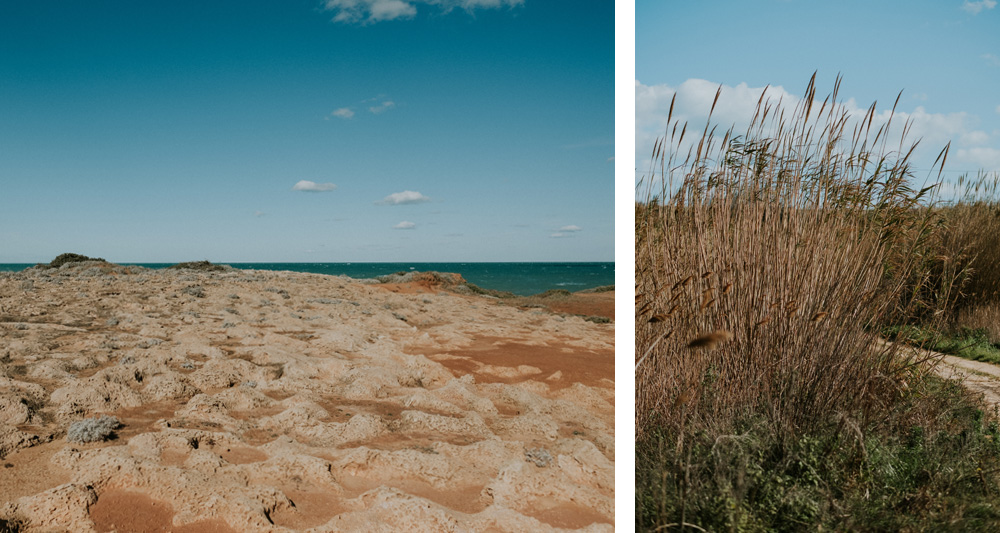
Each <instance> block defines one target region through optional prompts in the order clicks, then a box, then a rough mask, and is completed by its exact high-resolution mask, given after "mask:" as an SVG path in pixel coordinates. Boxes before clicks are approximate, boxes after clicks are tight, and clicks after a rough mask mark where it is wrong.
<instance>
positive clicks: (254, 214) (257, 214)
mask: <svg viewBox="0 0 1000 533" xmlns="http://www.w3.org/2000/svg"><path fill="white" fill-rule="evenodd" d="M265 215H267V213H265V212H263V211H254V212H253V216H255V217H257V218H260V217H262V216H265Z"/></svg>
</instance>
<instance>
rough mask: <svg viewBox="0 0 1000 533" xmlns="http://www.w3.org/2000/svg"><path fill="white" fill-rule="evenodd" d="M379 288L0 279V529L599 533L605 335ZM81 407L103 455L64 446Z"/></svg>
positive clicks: (70, 266) (273, 281)
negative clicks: (104, 433)
mask: <svg viewBox="0 0 1000 533" xmlns="http://www.w3.org/2000/svg"><path fill="white" fill-rule="evenodd" d="M393 281H394V283H393V284H392V286H391V287H387V286H381V285H373V284H370V283H369V284H362V283H355V282H354V281H353V280H350V279H348V278H342V277H332V276H323V275H316V274H302V273H291V272H267V271H240V270H231V269H227V270H221V271H213V270H211V269H204V270H193V269H177V270H166V271H153V270H147V269H143V268H139V267H122V266H118V265H114V264H110V263H105V262H101V261H80V262H72V263H66V264H63V265H61V266H59V267H58V268H34V269H29V270H28V271H25V272H19V273H6V274H0V520H6V521H7V522H9V523H16V524H20V525H22V526H23V528H24V530H26V531H107V530H110V529H111V528H112V527H114V528H118V529H119V530H124V529H128V528H135V527H139V526H141V527H143V528H147V529H148V530H150V531H153V530H156V531H159V530H164V531H165V530H167V529H169V530H171V531H175V532H176V531H187V532H189V533H190V532H196V531H216V532H224V531H269V532H270V531H273V532H279V531H306V530H308V531H313V532H333V531H484V532H485V531H559V530H563V529H566V530H581V531H594V532H596V531H611V530H612V529H613V526H612V523H613V521H614V438H613V432H614V382H613V381H612V380H613V378H614V346H613V337H614V334H613V333H614V331H613V328H614V326H613V324H594V323H591V322H587V321H584V320H582V319H580V318H577V317H565V316H559V315H556V314H553V313H551V312H548V311H544V310H540V309H526V310H525V309H517V308H515V307H512V306H505V305H502V304H500V303H498V302H497V301H496V300H495V299H489V298H482V297H478V296H474V295H457V294H452V293H448V292H442V291H441V290H440V287H439V286H437V285H436V283H437V282H438V281H440V280H438V279H436V278H434V279H431V278H427V279H424V278H419V279H417V280H416V281H415V282H412V283H411V282H410V281H406V280H393ZM411 281H412V280H411ZM406 283H411V284H410V285H408V286H407V285H405V284H406ZM390 289H391V290H390ZM98 415H109V416H114V417H116V418H117V419H118V420H119V421H120V422H121V423H122V425H121V427H119V428H118V429H116V430H115V431H114V433H113V434H112V436H111V439H110V440H107V441H103V442H96V443H87V444H79V443H70V442H68V441H67V439H66V431H67V428H68V427H69V425H70V424H71V423H73V422H75V421H78V420H81V419H84V418H88V417H94V416H98ZM0 523H2V522H0ZM156 528H160V529H156Z"/></svg>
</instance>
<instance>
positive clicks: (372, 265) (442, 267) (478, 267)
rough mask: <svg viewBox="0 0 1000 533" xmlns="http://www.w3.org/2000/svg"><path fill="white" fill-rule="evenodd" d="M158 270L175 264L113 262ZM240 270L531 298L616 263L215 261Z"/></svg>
mask: <svg viewBox="0 0 1000 533" xmlns="http://www.w3.org/2000/svg"><path fill="white" fill-rule="evenodd" d="M35 264H37V263H0V272H19V271H22V270H24V269H26V268H30V267H33V266H35ZM116 264H120V265H134V266H140V267H144V268H152V269H162V268H166V267H168V266H170V265H172V264H175V263H130V262H122V263H116ZM218 264H225V265H230V266H232V267H233V268H237V269H240V270H270V271H291V272H309V273H314V274H327V275H333V276H347V277H351V278H355V279H366V278H374V277H376V276H384V275H389V274H393V273H396V272H407V271H420V272H427V271H436V272H454V273H458V274H461V275H462V276H463V277H464V278H465V279H466V280H468V281H469V282H471V283H474V284H476V285H478V286H480V287H482V288H484V289H491V290H497V291H505V292H511V293H514V294H516V295H518V296H531V295H536V294H541V293H544V292H545V291H549V290H559V289H562V290H568V291H571V292H577V291H582V290H588V289H593V288H596V287H602V286H606V285H613V284H614V272H615V270H614V269H615V263H614V262H610V261H609V262H600V261H592V262H590V261H577V262H572V261H567V262H554V261H553V262H473V261H468V262H441V263H434V262H412V263H407V262H339V263H336V262H310V263H296V262H258V263H248V262H232V263H225V262H218Z"/></svg>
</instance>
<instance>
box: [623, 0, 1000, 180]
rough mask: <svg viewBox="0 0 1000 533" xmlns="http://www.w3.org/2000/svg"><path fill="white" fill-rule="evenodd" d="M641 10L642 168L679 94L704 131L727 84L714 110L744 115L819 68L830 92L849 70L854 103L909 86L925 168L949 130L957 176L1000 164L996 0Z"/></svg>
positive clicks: (794, 2) (724, 116) (887, 103)
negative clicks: (717, 95) (714, 103)
mask: <svg viewBox="0 0 1000 533" xmlns="http://www.w3.org/2000/svg"><path fill="white" fill-rule="evenodd" d="M635 21H636V22H635V34H636V35H635V44H636V49H635V69H636V73H635V78H636V80H635V85H636V93H635V97H636V117H635V120H636V125H635V128H636V130H635V135H636V140H635V145H636V146H635V159H636V165H635V167H636V169H637V174H643V173H646V172H647V171H648V168H649V166H648V165H649V158H650V155H651V152H652V147H653V140H654V139H655V138H656V137H657V136H661V135H663V132H664V128H665V126H666V116H667V111H668V108H669V105H670V100H671V98H672V96H673V95H674V94H677V104H676V107H675V110H674V114H675V116H677V115H680V116H682V117H684V118H686V119H688V120H689V121H690V122H691V124H692V125H696V126H697V129H698V131H700V129H701V127H702V126H704V124H705V120H706V117H707V114H708V110H709V107H710V106H711V102H712V98H713V97H714V96H715V91H716V89H717V88H718V87H719V85H722V86H723V93H722V97H721V98H720V104H719V108H718V109H717V112H716V114H715V115H716V117H715V118H718V119H719V121H720V122H724V123H726V125H730V124H734V123H735V124H738V125H739V124H743V125H744V126H745V124H746V122H748V120H749V117H750V116H752V114H753V108H754V106H755V105H756V103H757V100H758V98H759V96H760V94H761V92H762V90H763V89H764V87H765V86H767V85H770V86H771V89H770V92H769V96H772V97H774V98H778V97H781V98H784V99H785V100H784V101H785V102H786V103H788V102H793V103H794V102H795V101H796V99H797V98H801V96H802V95H803V94H804V92H805V88H806V85H807V83H808V81H809V77H810V76H811V75H812V74H813V72H814V71H818V74H817V96H818V97H819V98H820V100H822V98H823V97H825V96H826V95H827V94H829V93H830V92H831V90H832V89H833V84H834V80H835V77H836V76H837V74H838V73H840V74H841V75H842V76H843V82H842V84H841V88H840V95H839V99H840V100H841V102H842V103H844V105H845V106H846V107H847V108H848V109H849V110H861V112H863V111H864V110H866V109H867V108H868V106H869V105H871V103H872V102H875V101H877V102H878V105H877V110H878V111H885V112H888V110H889V109H891V107H892V105H893V102H894V101H895V99H896V96H897V94H898V93H899V91H900V90H902V91H903V94H902V97H901V98H900V101H899V105H898V107H897V112H898V113H899V117H900V118H897V119H894V120H895V121H896V123H897V124H901V123H902V120H901V119H911V120H912V123H913V126H912V129H911V135H910V136H909V137H907V139H908V140H910V141H915V140H917V139H918V138H919V139H922V141H921V143H920V145H919V146H918V149H917V152H916V153H915V157H914V159H913V163H914V167H915V168H916V169H919V171H918V172H917V174H916V177H917V178H919V179H921V180H922V179H925V178H926V177H927V174H928V173H927V172H926V171H924V170H923V169H927V168H930V166H931V163H932V162H933V160H934V158H935V156H936V155H937V154H938V152H939V151H940V150H941V149H942V148H944V146H945V144H946V143H948V142H949V141H951V149H950V152H949V156H948V160H947V164H946V166H945V171H946V173H945V176H946V178H947V179H948V180H954V179H955V178H957V177H958V176H959V175H960V174H962V173H965V172H969V173H971V174H973V175H975V174H976V172H977V171H978V170H980V169H982V170H986V171H990V172H997V171H1000V7H998V6H997V2H996V1H994V0H980V1H975V2H971V1H968V0H933V1H930V0H924V1H906V2H902V1H891V2H889V1H887V2H870V1H859V0H845V1H837V2H830V1H813V0H755V1H728V0H727V1H707V2H663V1H650V0H640V1H638V2H637V3H636V13H635ZM886 116H887V115H882V117H886ZM737 131H740V130H737ZM896 139H897V140H898V137H896Z"/></svg>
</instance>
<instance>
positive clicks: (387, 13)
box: [324, 0, 524, 24]
mask: <svg viewBox="0 0 1000 533" xmlns="http://www.w3.org/2000/svg"><path fill="white" fill-rule="evenodd" d="M418 3H425V4H429V5H433V6H435V7H437V8H438V9H440V10H441V11H442V12H443V13H449V12H451V11H452V10H454V9H455V8H458V7H460V8H462V9H464V10H465V11H466V12H467V13H472V12H473V11H474V10H476V9H497V8H500V7H505V6H506V7H511V8H513V7H515V6H520V5H522V4H523V3H524V0H326V1H325V2H324V6H325V8H326V10H327V11H333V12H335V13H336V15H334V17H333V21H334V22H342V23H344V24H354V23H360V24H374V23H376V22H382V21H386V20H397V19H412V18H413V17H414V16H416V14H417V7H416V5H415V4H418Z"/></svg>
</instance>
